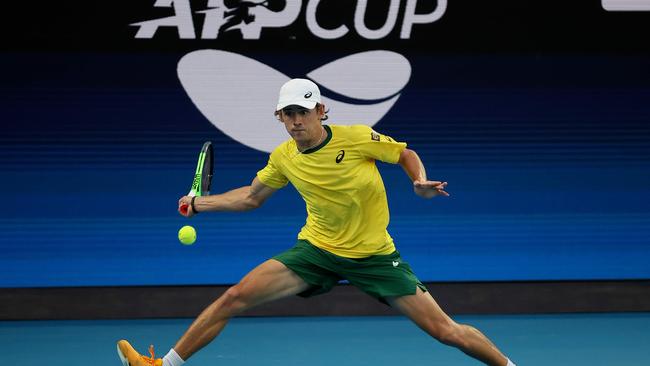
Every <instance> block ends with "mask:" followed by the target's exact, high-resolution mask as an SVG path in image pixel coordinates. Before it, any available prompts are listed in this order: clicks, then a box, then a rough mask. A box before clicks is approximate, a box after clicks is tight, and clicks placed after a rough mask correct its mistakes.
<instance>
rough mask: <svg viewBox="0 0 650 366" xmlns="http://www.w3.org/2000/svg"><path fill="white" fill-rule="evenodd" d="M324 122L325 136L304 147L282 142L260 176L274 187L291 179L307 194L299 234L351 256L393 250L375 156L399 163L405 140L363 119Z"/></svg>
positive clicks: (382, 184) (326, 247)
mask: <svg viewBox="0 0 650 366" xmlns="http://www.w3.org/2000/svg"><path fill="white" fill-rule="evenodd" d="M324 128H325V130H326V131H327V138H326V139H325V140H324V141H323V142H322V143H321V144H320V145H319V146H316V147H314V148H312V149H309V150H307V151H304V152H302V153H301V152H299V151H298V148H297V147H296V142H295V141H294V140H293V139H290V140H288V141H285V142H284V143H282V144H281V145H280V146H278V147H277V148H276V149H275V150H274V151H273V152H272V153H271V156H270V157H269V162H268V164H267V165H266V167H264V169H262V170H260V171H259V172H257V177H258V179H259V180H260V181H261V182H262V183H264V184H265V185H267V186H269V187H272V188H276V189H279V188H282V187H284V186H285V185H286V184H287V183H288V182H291V184H293V185H294V186H295V187H296V189H297V190H298V192H299V193H300V195H301V196H302V198H303V199H304V200H305V202H306V203H307V222H306V223H305V226H303V227H302V230H301V231H300V233H299V234H298V239H305V240H308V241H309V242H310V243H312V244H313V245H315V246H317V247H319V248H322V249H324V250H327V251H328V252H331V253H334V254H336V255H339V256H342V257H347V258H363V257H368V256H371V255H376V254H390V253H392V252H393V251H395V245H394V244H393V238H391V236H390V235H389V234H388V231H386V227H387V226H388V221H389V213H388V202H387V199H386V189H385V188H384V182H383V180H382V179H381V175H380V174H379V170H377V166H376V165H375V160H380V161H384V162H387V163H393V164H395V163H397V162H398V160H399V156H400V154H401V152H402V151H403V150H404V149H405V148H406V144H405V143H403V142H396V141H394V140H393V139H392V138H390V137H388V136H385V135H382V134H379V133H377V132H375V131H373V130H372V129H371V128H370V127H368V126H365V125H354V126H337V125H325V126H324Z"/></svg>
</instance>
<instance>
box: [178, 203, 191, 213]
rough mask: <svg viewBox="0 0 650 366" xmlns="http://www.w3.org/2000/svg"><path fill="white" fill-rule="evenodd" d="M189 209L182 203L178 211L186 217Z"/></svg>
mask: <svg viewBox="0 0 650 366" xmlns="http://www.w3.org/2000/svg"><path fill="white" fill-rule="evenodd" d="M189 208H190V205H188V204H187V203H183V204H182V205H181V207H179V208H178V211H180V212H181V213H182V214H183V215H187V212H188V210H189Z"/></svg>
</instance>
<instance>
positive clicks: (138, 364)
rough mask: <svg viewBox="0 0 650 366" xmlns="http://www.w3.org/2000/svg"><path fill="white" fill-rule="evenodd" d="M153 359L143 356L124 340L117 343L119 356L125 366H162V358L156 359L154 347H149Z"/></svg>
mask: <svg viewBox="0 0 650 366" xmlns="http://www.w3.org/2000/svg"><path fill="white" fill-rule="evenodd" d="M149 354H151V357H147V356H143V355H141V354H139V353H138V351H136V350H135V349H134V348H133V347H132V346H131V345H130V344H129V342H127V341H125V340H124V339H123V340H121V341H119V342H117V355H118V356H120V360H122V364H123V365H124V366H162V364H163V360H162V358H156V356H155V355H154V353H153V345H152V346H149Z"/></svg>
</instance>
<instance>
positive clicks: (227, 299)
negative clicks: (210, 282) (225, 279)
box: [222, 285, 247, 316]
mask: <svg viewBox="0 0 650 366" xmlns="http://www.w3.org/2000/svg"><path fill="white" fill-rule="evenodd" d="M222 299H223V301H222V308H223V310H224V312H225V313H226V314H228V315H229V316H234V315H237V314H238V313H240V312H242V311H244V310H245V309H246V304H247V301H246V296H245V294H244V293H242V291H241V289H240V288H239V286H238V285H234V286H231V287H230V288H229V289H228V290H226V292H225V293H224V294H223V295H222Z"/></svg>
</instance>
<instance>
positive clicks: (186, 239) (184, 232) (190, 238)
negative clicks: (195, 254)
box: [178, 225, 196, 245]
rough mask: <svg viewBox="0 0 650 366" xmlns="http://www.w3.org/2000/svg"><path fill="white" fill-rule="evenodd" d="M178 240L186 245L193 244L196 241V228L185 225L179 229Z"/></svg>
mask: <svg viewBox="0 0 650 366" xmlns="http://www.w3.org/2000/svg"><path fill="white" fill-rule="evenodd" d="M178 240H180V241H181V243H183V244H184V245H192V244H194V242H195V241H196V230H194V228H193V227H191V226H189V225H185V226H183V227H182V228H181V229H180V230H178Z"/></svg>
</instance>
